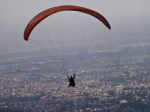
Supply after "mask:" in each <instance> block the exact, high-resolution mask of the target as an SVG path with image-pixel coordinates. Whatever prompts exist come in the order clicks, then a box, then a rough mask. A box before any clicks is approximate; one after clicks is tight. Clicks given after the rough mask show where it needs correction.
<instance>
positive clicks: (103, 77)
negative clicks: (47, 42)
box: [0, 46, 150, 112]
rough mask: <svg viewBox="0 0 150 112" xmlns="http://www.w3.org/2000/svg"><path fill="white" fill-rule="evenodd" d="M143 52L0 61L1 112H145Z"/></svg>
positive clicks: (149, 82) (148, 108)
mask: <svg viewBox="0 0 150 112" xmlns="http://www.w3.org/2000/svg"><path fill="white" fill-rule="evenodd" d="M148 49H150V46H130V47H123V48H121V49H117V50H105V51H95V52H90V53H83V54H82V53H72V54H61V55H57V56H55V55H53V56H51V55H43V54H41V55H35V54H34V53H33V54H30V55H25V56H24V55H22V56H21V55H18V56H14V55H10V56H9V55H7V56H1V58H0V112H150V50H148ZM73 73H76V74H77V75H76V78H75V82H76V87H68V79H67V75H70V76H71V75H73Z"/></svg>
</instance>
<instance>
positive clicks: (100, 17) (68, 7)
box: [24, 5, 111, 41]
mask: <svg viewBox="0 0 150 112" xmlns="http://www.w3.org/2000/svg"><path fill="white" fill-rule="evenodd" d="M61 11H79V12H83V13H86V14H89V15H91V16H93V17H95V18H97V19H98V20H99V21H101V22H102V23H103V24H104V25H105V26H106V27H107V28H108V29H111V26H110V24H109V22H108V21H107V19H106V18H105V17H104V16H103V15H102V14H100V13H98V12H96V11H94V10H92V9H88V8H85V7H81V6H73V5H63V6H57V7H53V8H49V9H47V10H44V11H42V12H41V13H39V14H38V15H37V16H35V17H34V18H33V19H31V21H30V22H29V23H28V25H27V26H26V28H25V30H24V40H26V41H28V39H29V36H30V33H31V32H32V30H33V29H34V28H35V27H36V25H38V24H39V23H40V22H41V21H42V20H43V19H45V18H47V17H48V16H50V15H52V14H55V13H57V12H61Z"/></svg>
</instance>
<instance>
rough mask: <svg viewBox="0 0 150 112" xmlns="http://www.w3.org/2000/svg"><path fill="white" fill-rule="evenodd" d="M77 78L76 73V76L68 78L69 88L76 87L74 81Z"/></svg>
mask: <svg viewBox="0 0 150 112" xmlns="http://www.w3.org/2000/svg"><path fill="white" fill-rule="evenodd" d="M75 77H76V74H75V73H74V76H70V77H69V76H68V81H69V86H68V87H70V86H72V87H75V86H76V84H75V81H74V79H75Z"/></svg>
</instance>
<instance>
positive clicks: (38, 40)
mask: <svg viewBox="0 0 150 112" xmlns="http://www.w3.org/2000/svg"><path fill="white" fill-rule="evenodd" d="M149 4H150V0H1V3H0V51H1V52H0V53H1V54H2V53H7V52H26V51H28V50H31V48H32V47H33V50H34V49H38V45H39V44H40V45H41V46H44V47H45V46H48V47H52V46H54V45H60V46H64V45H65V46H67V45H72V46H73V45H75V44H76V45H84V44H83V43H85V44H87V45H88V44H89V45H91V46H94V45H96V44H98V45H100V46H101V47H103V46H105V47H107V48H109V47H110V48H111V47H119V46H124V45H130V44H143V43H146V44H149V43H150V26H149V25H150V6H149ZM58 5H80V6H84V7H88V8H92V9H94V10H96V11H98V12H100V13H102V14H103V15H104V16H105V17H106V18H107V19H108V21H109V22H110V24H111V26H112V30H108V29H107V28H106V27H105V26H104V25H103V24H101V23H100V22H99V21H98V20H97V19H95V18H93V17H92V16H88V15H86V14H83V13H79V12H62V13H57V14H55V15H53V16H51V17H49V18H47V19H46V20H44V21H43V22H42V23H40V24H39V25H38V27H36V28H35V29H34V31H33V32H32V34H31V39H30V41H29V42H25V41H24V40H23V32H24V28H25V26H26V24H27V23H28V22H29V21H30V19H32V18H33V17H34V16H35V15H36V14H38V13H39V12H41V11H43V10H45V9H48V8H50V7H54V6H58ZM56 29H57V30H56Z"/></svg>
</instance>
